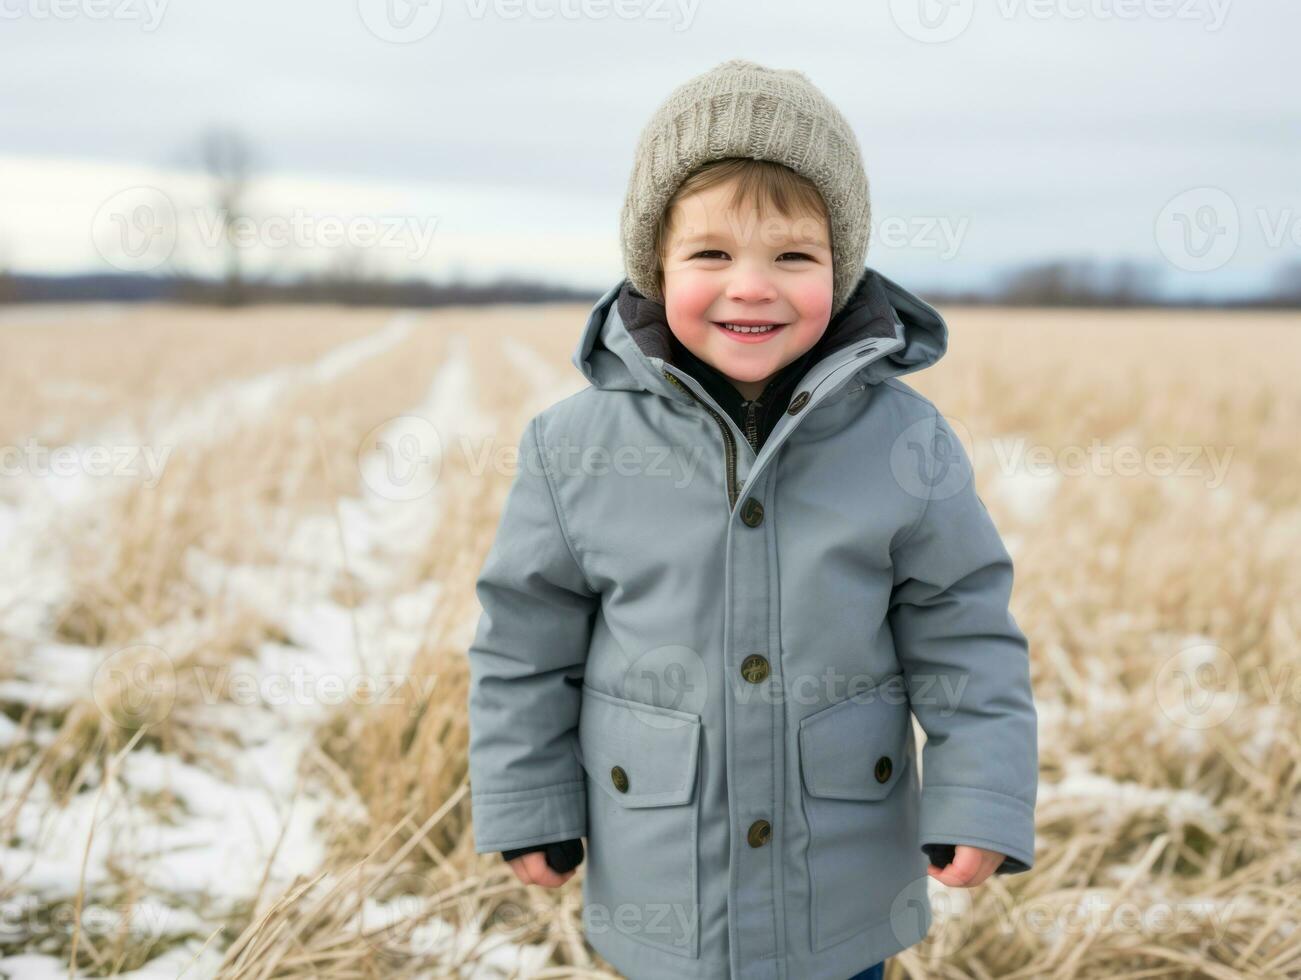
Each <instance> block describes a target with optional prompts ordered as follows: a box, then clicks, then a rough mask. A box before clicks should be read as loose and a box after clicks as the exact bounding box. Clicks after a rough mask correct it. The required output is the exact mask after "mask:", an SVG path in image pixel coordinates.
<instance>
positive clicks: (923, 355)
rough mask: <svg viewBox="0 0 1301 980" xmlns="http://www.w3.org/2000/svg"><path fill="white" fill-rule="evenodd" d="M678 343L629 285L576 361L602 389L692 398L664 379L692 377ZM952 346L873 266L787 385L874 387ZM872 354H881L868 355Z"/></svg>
mask: <svg viewBox="0 0 1301 980" xmlns="http://www.w3.org/2000/svg"><path fill="white" fill-rule="evenodd" d="M625 316H626V317H627V319H626V320H625ZM872 338H880V341H881V342H880V343H878V344H867V343H864V342H865V341H868V340H870V339H872ZM675 344H676V338H674V337H673V335H672V332H671V331H670V329H669V326H668V321H667V319H666V318H665V316H664V307H663V304H660V303H655V302H653V301H651V300H648V299H646V297H644V296H642V295H641V294H640V293H638V292H637V291H636V290H635V289H634V288H633V287H632V285H631V283H630V282H629V281H628V280H627V279H624V280H621V281H620V282H619V283H617V284H615V285H614V286H612V287H611V288H610V289H609V290H607V291H606V293H605V295H603V296H602V297H601V298H600V299H599V300H597V303H596V305H595V306H594V307H593V308H592V311H591V313H590V314H589V316H588V320H587V324H586V326H585V327H584V329H583V332H582V335H581V336H580V338H579V342H578V346H577V348H576V349H575V351H574V353H573V356H572V357H571V358H570V360H571V363H573V364H574V366H575V367H577V368H578V370H579V371H581V372H582V374H583V375H584V377H586V378H587V379H588V381H590V382H591V383H592V385H593V386H595V387H597V388H605V389H619V390H629V391H639V390H644V391H651V392H655V393H659V394H663V395H666V396H668V397H671V398H675V399H677V398H687V397H689V396H687V395H685V394H682V393H680V392H678V391H677V390H676V389H675V388H674V386H673V385H672V383H671V382H669V381H668V379H667V378H665V376H664V371H665V369H666V365H668V366H670V367H669V368H668V369H669V370H673V369H674V368H677V373H678V374H683V373H690V372H689V371H686V370H684V365H679V364H677V360H685V359H683V358H681V357H678V358H677V359H675V349H674V348H675ZM676 346H677V348H678V351H685V348H682V347H681V345H680V344H677V345H676ZM947 346H948V327H947V325H946V324H945V323H944V320H943V319H942V318H941V317H940V315H939V314H938V313H937V312H936V311H935V309H934V308H933V307H931V306H930V305H929V304H928V303H926V302H924V301H923V300H921V299H919V298H918V297H917V296H915V295H914V294H912V293H910V292H908V291H907V290H906V289H904V288H903V287H902V286H899V285H898V284H897V283H895V282H894V281H892V280H891V279H889V278H887V277H886V276H884V275H882V274H881V273H880V272H877V271H876V270H875V269H872V268H870V267H868V268H866V269H864V271H863V275H862V277H861V278H860V279H859V282H858V285H857V286H856V287H855V289H854V292H853V293H852V294H851V296H850V298H849V300H848V301H847V302H846V304H845V306H844V307H843V308H842V309H841V310H840V312H839V313H837V314H836V316H834V317H833V318H832V320H831V323H829V324H828V325H827V330H826V332H825V333H824V334H823V336H822V338H821V339H820V340H819V341H818V343H817V344H815V345H814V346H813V347H812V348H810V350H809V351H807V352H806V354H805V355H804V356H802V357H801V358H799V359H798V360H797V361H796V362H794V363H793V364H792V365H788V366H787V368H788V369H789V370H786V373H785V374H784V375H783V376H782V379H781V380H782V382H783V383H784V382H787V381H789V380H791V379H794V384H793V385H791V387H792V389H794V388H800V389H808V388H812V387H815V386H820V385H821V384H822V382H823V381H825V380H827V379H828V378H830V377H832V376H836V377H837V378H838V383H836V384H835V385H833V387H835V388H838V387H839V385H840V383H843V382H845V381H847V380H848V379H849V378H850V377H861V378H862V379H863V381H864V382H866V383H869V384H875V383H879V382H880V381H883V380H885V379H886V378H889V377H895V376H898V375H902V374H908V373H910V372H912V371H917V370H920V369H922V368H924V367H928V366H929V365H931V364H934V363H935V362H936V361H938V360H939V359H940V358H941V357H943V356H944V353H945V350H946V349H947ZM687 353H689V352H687ZM867 354H874V355H875V356H870V357H869V356H863V355H867ZM695 360H696V363H695V364H693V365H691V366H694V367H696V368H697V370H699V365H700V364H703V362H700V361H698V359H695ZM852 362H857V369H854V368H852V367H851V368H850V369H849V370H845V371H842V370H841V369H842V368H845V367H846V365H850V364H851V363H852ZM687 363H688V364H689V363H690V362H687ZM706 367H708V366H707V365H706ZM779 373H781V372H779ZM691 376H693V377H697V376H696V375H695V374H691ZM697 381H698V382H700V385H701V387H702V388H703V387H705V385H706V379H703V378H700V377H697ZM708 384H709V387H708V388H707V389H706V390H709V391H710V392H711V394H712V392H713V389H714V388H717V390H718V391H719V392H721V393H723V394H724V397H729V396H727V393H726V389H724V388H722V387H721V386H718V385H717V378H716V377H713V378H709V379H708ZM728 388H730V389H731V391H732V392H735V393H736V397H737V398H738V399H739V397H740V393H739V392H736V389H735V388H734V387H733V386H731V384H730V382H729V383H728ZM829 393H830V392H829V391H826V392H821V395H822V397H825V396H826V395H827V394H829Z"/></svg>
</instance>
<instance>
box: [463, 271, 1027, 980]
mask: <svg viewBox="0 0 1301 980" xmlns="http://www.w3.org/2000/svg"><path fill="white" fill-rule="evenodd" d="M622 285H623V283H620V284H619V285H617V286H615V287H613V288H612V289H611V290H610V291H609V292H607V293H606V294H605V296H603V297H602V298H601V299H600V300H599V301H598V302H597V304H596V306H595V307H594V309H593V311H592V313H591V316H590V317H589V319H588V322H587V325H586V327H585V329H584V331H583V334H582V337H581V339H580V341H579V344H578V348H577V350H576V351H575V353H574V356H573V363H574V365H575V366H576V367H577V368H578V369H579V370H580V371H582V372H583V374H584V376H585V377H586V378H587V379H588V380H589V381H590V385H589V386H588V387H587V388H585V389H583V390H582V391H580V392H578V393H577V394H575V395H572V396H571V397H569V398H566V399H564V400H562V401H560V402H558V403H557V404H555V405H552V406H550V407H549V408H547V409H545V410H544V411H542V412H540V413H539V414H537V415H536V416H535V417H534V418H532V419H531V420H530V421H529V424H528V426H527V427H526V430H525V432H524V435H523V437H522V439H521V441H520V456H519V469H518V471H517V475H516V477H515V479H514V482H513V484H512V486H511V489H510V492H509V494H508V496H507V499H506V503H505V507H504V510H503V514H502V518H501V524H500V526H499V528H498V531H497V535H496V538H495V540H494V542H493V544H492V548H491V549H490V551H489V554H488V557H487V559H486V561H485V563H484V566H483V570H482V572H481V573H480V576H479V580H478V583H477V593H478V596H479V600H480V603H481V605H482V608H483V612H482V616H481V618H480V621H479V625H478V629H477V631H476V634H475V637H474V641H473V643H472V645H471V648H470V651H469V657H470V695H469V710H470V778H471V787H472V795H471V799H472V809H473V818H474V835H475V849H476V851H478V852H479V853H486V852H490V851H504V850H508V849H512V848H519V847H525V846H531V845H535V844H540V843H546V842H550V841H561V840H566V839H569V838H576V837H583V838H586V840H587V852H588V867H587V870H586V874H585V876H584V877H583V898H584V910H583V926H584V932H585V935H586V937H587V939H588V941H589V942H590V943H591V944H592V946H593V947H594V948H595V949H597V950H598V951H599V952H600V953H601V954H602V955H603V956H605V958H606V959H608V960H609V961H610V962H611V963H612V964H614V965H615V966H616V967H617V968H619V969H620V970H621V971H623V972H624V973H625V974H626V975H627V976H629V977H631V978H633V980H639V978H646V980H651V978H669V977H674V978H676V977H688V978H705V977H711V978H712V977H732V978H737V980H742V978H745V980H750V978H753V980H759V978H790V980H796V978H801V980H802V978H811V980H817V978H826V980H844V978H846V977H849V976H850V975H852V974H853V973H855V972H856V971H858V970H861V969H864V968H865V967H867V966H870V965H871V964H873V963H876V962H879V961H880V960H883V959H885V958H887V957H888V956H890V955H893V954H894V953H897V952H899V951H900V950H902V949H904V948H906V947H908V946H910V945H913V944H914V943H916V942H918V941H919V940H920V939H921V938H922V937H924V935H925V934H926V931H927V929H928V927H929V925H930V922H931V917H932V913H931V908H930V904H929V900H928V894H927V893H928V882H929V881H930V879H929V878H928V876H927V875H926V865H927V858H926V854H925V853H924V851H923V850H922V848H923V847H929V846H934V845H939V844H945V843H965V844H973V845H976V846H980V847H984V848H988V849H991V850H997V851H1000V852H1002V853H1004V854H1006V855H1008V858H1007V860H1006V861H1005V862H1004V863H1003V865H1002V866H1001V867H1000V868H999V873H1002V874H1008V873H1015V872H1018V871H1025V870H1027V869H1028V868H1030V867H1031V866H1032V864H1033V862H1034V802H1035V795H1036V787H1037V768H1038V752H1037V741H1036V714H1035V708H1034V702H1033V697H1032V693H1031V688H1030V679H1029V662H1028V657H1027V644H1026V639H1025V636H1024V635H1023V633H1022V632H1021V631H1020V630H1019V629H1018V627H1017V625H1016V623H1015V622H1014V620H1013V618H1012V616H1011V614H1010V612H1009V610H1008V600H1009V596H1010V592H1011V588H1012V564H1011V560H1010V558H1009V556H1008V554H1007V551H1006V549H1005V548H1004V546H1003V544H1002V541H1001V540H1000V538H999V535H998V532H997V530H996V529H995V527H994V525H993V523H992V521H991V520H990V517H989V515H988V513H987V512H986V510H985V507H984V505H983V503H982V502H981V500H980V498H979V496H978V495H977V493H976V488H975V485H974V482H973V479H972V471H971V465H970V460H969V459H968V457H967V455H966V453H965V451H964V450H963V447H962V445H961V443H960V442H959V441H958V440H957V437H956V435H955V434H954V432H953V430H952V428H951V427H950V425H949V424H948V423H947V422H946V421H945V419H944V418H943V417H942V416H940V415H939V414H938V412H937V411H936V408H935V406H934V405H933V404H932V403H931V402H930V401H929V400H928V399H926V398H924V397H923V396H921V395H920V394H918V393H917V392H916V391H914V390H913V389H912V388H911V387H909V386H908V385H906V384H904V383H903V382H901V381H899V380H898V377H899V376H900V375H904V374H907V373H909V372H912V371H916V370H919V369H920V368H923V367H926V366H928V365H930V364H932V363H934V362H935V361H936V360H938V359H939V358H940V357H941V356H943V354H944V351H945V348H946V346H947V328H946V326H945V324H944V321H943V320H942V319H941V318H940V316H939V315H938V314H937V313H936V312H935V310H934V309H933V308H931V307H930V306H929V305H927V304H926V303H924V302H922V301H921V300H920V299H918V298H917V297H916V296H914V295H912V294H911V293H909V292H907V291H906V290H904V289H903V288H902V287H900V286H899V285H897V284H896V283H894V282H893V281H891V280H890V279H888V278H887V277H885V276H883V275H881V274H880V273H878V272H876V271H875V270H872V269H870V268H869V269H866V270H864V274H863V277H862V279H861V280H860V283H859V285H858V289H857V291H856V293H855V296H854V298H853V299H852V300H851V305H852V306H853V307H854V309H853V310H852V311H851V313H850V315H847V316H841V317H838V318H837V321H836V324H835V326H836V331H835V334H834V335H833V336H831V337H830V338H828V339H827V341H826V342H823V343H820V345H819V353H818V356H817V357H816V358H815V359H814V360H813V363H812V364H811V366H810V367H808V369H807V371H806V372H805V373H804V375H803V376H802V378H801V379H800V380H799V383H798V384H796V385H795V394H794V395H793V397H792V398H791V399H790V402H789V405H788V407H787V409H786V411H785V413H784V414H783V415H782V416H781V418H780V419H779V420H778V421H777V422H776V425H775V426H774V427H773V428H772V430H771V433H770V435H769V436H768V438H767V439H766V440H765V441H764V442H763V444H762V445H761V448H760V449H759V452H758V453H757V454H756V453H755V452H754V451H753V448H752V444H751V442H750V440H748V439H747V438H746V434H745V433H743V432H742V431H740V429H739V428H738V427H737V425H736V423H735V422H734V421H733V420H732V418H731V417H730V416H729V415H728V414H727V413H726V412H725V411H723V410H722V409H721V407H720V406H719V405H718V403H717V402H716V401H715V399H714V398H713V397H711V395H710V394H709V393H708V391H707V390H706V389H705V388H704V387H703V386H702V385H701V384H700V383H699V382H698V381H697V380H696V379H694V378H692V377H691V376H690V375H688V374H687V373H685V372H683V371H681V370H680V369H677V368H675V367H674V365H673V363H672V359H671V358H670V357H669V351H670V338H669V337H668V336H666V334H667V326H666V325H664V324H662V323H661V324H656V323H655V322H654V321H653V320H652V321H648V322H647V323H645V324H639V325H637V327H636V328H635V329H633V330H631V331H630V330H629V329H628V327H627V325H625V323H624V322H623V320H622V318H621V317H620V315H619V309H618V305H617V304H616V303H615V299H616V297H617V295H618V293H619V289H620V287H621V286H622ZM828 331H829V332H830V331H831V327H829V328H828ZM913 716H916V719H917V721H918V723H919V725H920V727H921V728H922V730H923V731H924V732H925V734H926V740H925V745H924V748H923V749H922V751H921V752H920V757H919V753H918V750H917V746H916V743H915V741H914V738H913V726H912V720H911V719H912V717H913ZM919 763H920V764H919ZM923 771H924V773H925V778H924V779H923Z"/></svg>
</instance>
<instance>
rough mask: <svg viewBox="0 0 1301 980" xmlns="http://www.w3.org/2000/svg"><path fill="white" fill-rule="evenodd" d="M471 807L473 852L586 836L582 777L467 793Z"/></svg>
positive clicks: (481, 852) (585, 793) (585, 812)
mask: <svg viewBox="0 0 1301 980" xmlns="http://www.w3.org/2000/svg"><path fill="white" fill-rule="evenodd" d="M471 807H472V809H473V812H474V821H473V824H472V826H473V828H474V850H475V853H477V854H487V853H489V852H490V851H508V850H511V849H512V848H516V847H525V846H528V845H531V844H550V843H552V842H553V841H562V840H569V839H571V838H578V837H586V836H587V785H586V780H585V779H576V780H574V781H572V782H568V783H561V784H560V785H557V786H548V787H546V788H544V789H528V790H510V791H507V792H503V793H477V794H476V793H471Z"/></svg>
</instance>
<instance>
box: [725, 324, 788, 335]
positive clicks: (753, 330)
mask: <svg viewBox="0 0 1301 980" xmlns="http://www.w3.org/2000/svg"><path fill="white" fill-rule="evenodd" d="M722 326H724V327H726V328H727V329H728V330H735V331H736V332H737V333H767V332H768V331H769V330H774V329H776V327H777V324H775V323H770V324H768V326H766V327H742V326H738V325H737V324H735V323H724V324H722Z"/></svg>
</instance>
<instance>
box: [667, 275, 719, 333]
mask: <svg viewBox="0 0 1301 980" xmlns="http://www.w3.org/2000/svg"><path fill="white" fill-rule="evenodd" d="M717 295H718V291H717V290H716V289H713V288H711V287H710V286H709V285H708V284H706V283H697V282H692V281H691V279H690V277H688V276H682V277H675V281H674V282H672V283H670V284H669V285H668V286H667V288H666V295H665V297H664V311H665V313H667V314H668V318H669V322H670V323H672V324H673V325H674V328H675V329H678V328H685V329H693V328H694V330H696V331H698V332H701V333H704V332H706V331H705V327H707V326H708V322H707V318H706V316H705V314H706V313H708V312H709V307H710V304H712V303H713V302H714V299H715V298H716V297H717Z"/></svg>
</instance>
